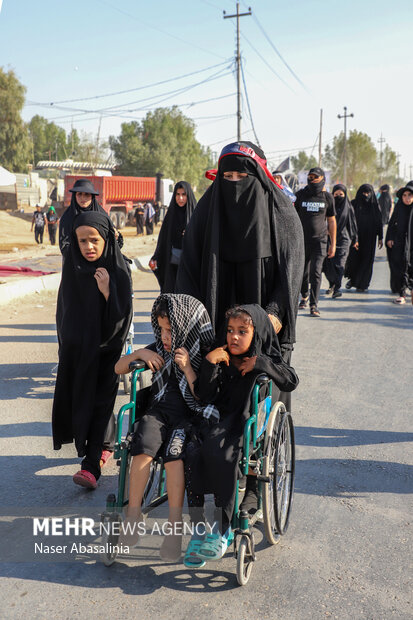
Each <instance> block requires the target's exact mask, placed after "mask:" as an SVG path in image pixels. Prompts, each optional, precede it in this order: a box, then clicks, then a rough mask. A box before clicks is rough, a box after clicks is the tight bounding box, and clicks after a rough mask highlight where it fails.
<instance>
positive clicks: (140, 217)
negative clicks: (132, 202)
mask: <svg viewBox="0 0 413 620" xmlns="http://www.w3.org/2000/svg"><path fill="white" fill-rule="evenodd" d="M135 221H136V234H137V235H143V227H144V226H145V210H144V208H143V206H140V207H136V209H135Z"/></svg>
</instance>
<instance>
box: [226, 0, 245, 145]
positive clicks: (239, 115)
mask: <svg viewBox="0 0 413 620" xmlns="http://www.w3.org/2000/svg"><path fill="white" fill-rule="evenodd" d="M223 13H224V19H232V18H233V17H236V18H237V50H236V57H235V60H236V63H237V140H238V142H239V141H240V140H241V54H240V49H239V18H240V17H245V16H247V15H252V12H251V7H248V13H240V12H239V2H237V12H236V14H235V15H227V14H226V11H223Z"/></svg>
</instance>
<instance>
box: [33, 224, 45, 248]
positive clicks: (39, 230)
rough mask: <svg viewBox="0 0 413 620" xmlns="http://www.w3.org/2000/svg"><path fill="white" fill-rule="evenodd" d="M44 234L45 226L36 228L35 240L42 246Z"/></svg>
mask: <svg viewBox="0 0 413 620" xmlns="http://www.w3.org/2000/svg"><path fill="white" fill-rule="evenodd" d="M43 233H44V226H42V227H40V226H35V227H34V240H35V241H36V243H40V244H42V243H43Z"/></svg>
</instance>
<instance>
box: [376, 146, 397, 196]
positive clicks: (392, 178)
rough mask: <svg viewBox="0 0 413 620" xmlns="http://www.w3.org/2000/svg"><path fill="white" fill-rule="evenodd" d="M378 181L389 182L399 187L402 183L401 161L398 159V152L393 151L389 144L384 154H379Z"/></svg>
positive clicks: (380, 182)
mask: <svg viewBox="0 0 413 620" xmlns="http://www.w3.org/2000/svg"><path fill="white" fill-rule="evenodd" d="M377 171H378V183H379V184H380V185H383V183H388V184H389V185H393V187H397V185H398V184H399V183H400V178H399V163H398V159H397V153H396V152H395V151H393V150H392V149H391V148H390V146H389V145H388V144H386V146H385V147H384V149H383V152H382V155H381V157H380V153H379V154H378V164H377Z"/></svg>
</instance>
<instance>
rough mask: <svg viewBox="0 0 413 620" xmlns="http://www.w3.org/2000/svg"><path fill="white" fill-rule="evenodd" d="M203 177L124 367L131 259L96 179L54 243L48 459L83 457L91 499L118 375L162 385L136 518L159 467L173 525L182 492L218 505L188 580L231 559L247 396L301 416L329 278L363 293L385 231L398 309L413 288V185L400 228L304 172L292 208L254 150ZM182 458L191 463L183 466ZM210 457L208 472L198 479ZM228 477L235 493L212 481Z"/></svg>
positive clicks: (194, 546)
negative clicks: (61, 452) (304, 362)
mask: <svg viewBox="0 0 413 620" xmlns="http://www.w3.org/2000/svg"><path fill="white" fill-rule="evenodd" d="M207 176H208V178H209V179H211V180H212V183H211V185H210V187H209V188H208V189H207V190H206V192H205V193H204V195H203V196H202V197H201V199H200V200H199V201H198V204H196V200H195V197H194V194H193V191H192V188H191V186H190V184H189V183H187V182H185V181H179V182H178V183H177V184H176V185H175V188H174V192H173V197H172V200H171V204H170V206H169V209H168V212H167V214H166V216H165V218H164V221H163V224H162V228H161V231H160V234H159V238H158V244H157V248H156V251H155V253H154V255H153V257H152V259H151V261H150V265H151V268H152V269H153V271H154V273H155V275H156V276H157V278H158V282H159V285H160V289H161V295H160V297H159V298H158V299H157V300H156V301H155V304H154V307H153V311H152V317H151V320H152V327H153V331H154V337H155V342H154V344H153V345H149V346H148V347H146V348H144V349H139V350H138V351H135V352H133V353H132V354H130V355H129V356H126V357H123V358H122V357H120V355H121V349H122V345H123V342H124V340H125V338H126V334H127V332H128V329H129V325H130V322H131V319H132V285H131V277H130V270H129V264H128V259H127V258H126V257H124V256H123V255H122V254H121V251H120V248H121V247H122V237H121V235H120V234H119V233H118V232H117V231H116V230H115V229H114V227H113V225H112V223H111V221H110V219H109V217H108V215H107V214H106V213H105V212H104V210H103V209H102V208H101V207H100V205H99V204H98V202H97V192H96V191H95V189H94V187H93V185H92V183H90V181H88V180H87V179H84V180H79V181H77V182H76V184H75V185H74V187H73V189H72V190H71V192H72V201H71V205H70V207H69V208H68V209H67V211H66V212H65V213H64V215H63V217H62V218H61V221H60V233H59V245H60V249H61V251H62V255H63V272H62V281H61V286H60V289H59V295H58V302H57V328H58V339H59V365H58V374H57V380H56V389H55V396H54V404H53V441H54V447H55V449H57V450H58V449H60V447H61V446H62V444H64V443H69V442H72V441H74V442H75V446H76V449H77V453H78V456H79V457H82V458H83V461H82V465H81V469H80V470H79V471H78V472H77V473H76V474H75V475H74V476H73V480H74V482H75V483H76V484H78V485H80V486H84V487H86V488H90V489H94V488H96V486H97V480H98V479H99V476H100V473H101V467H102V466H103V465H104V464H105V462H106V460H107V458H108V457H107V454H108V449H107V446H105V434H106V436H107V434H108V429H110V427H111V419H112V418H113V416H112V411H113V406H114V400H115V396H116V390H117V379H116V374H123V373H125V372H127V371H128V370H129V361H131V360H132V359H133V360H135V359H141V360H144V361H145V362H146V363H147V364H148V366H149V368H150V369H151V370H152V371H153V380H152V381H153V389H152V401H151V405H150V406H149V409H148V411H147V413H146V415H145V416H144V418H142V421H141V422H142V423H141V422H139V425H138V428H137V430H136V434H135V437H134V441H133V446H134V448H133V452H132V454H133V456H134V459H133V462H132V468H131V476H130V498H131V501H130V507H129V512H128V515H127V518H129V519H131V520H133V521H136V520H138V519H139V518H141V514H140V505H141V499H142V493H143V491H144V489H145V485H146V481H147V477H148V474H149V468H150V462H151V460H152V458H153V457H154V456H155V455H156V454H157V453H158V452H159V451H162V453H163V454H164V457H165V459H166V460H165V462H166V463H168V467H167V469H168V478H169V481H168V482H167V485H168V494H169V495H170V497H171V498H173V502H172V504H173V505H171V506H170V509H171V515H170V518H171V520H174V521H179V520H180V519H181V518H182V515H181V511H182V502H183V497H184V485H186V488H187V494H188V501H189V507H190V508H193V509H202V507H203V495H204V493H206V492H208V493H213V494H214V496H215V502H216V507H217V509H219V510H221V511H223V512H224V515H225V519H223V521H221V525H220V526H219V527H218V528H217V529H216V530H215V531H214V532H213V533H211V534H209V538H207V539H202V538H201V539H197V538H193V539H192V540H191V543H190V545H189V547H188V550H187V554H186V556H185V562H186V564H187V565H188V566H201V565H203V563H205V560H206V559H219V558H220V557H222V555H223V554H224V553H225V550H226V548H227V547H228V545H229V544H230V541H231V536H232V533H231V526H230V521H231V510H232V508H231V507H232V501H233V498H232V489H233V478H234V475H235V474H234V472H235V471H236V467H237V462H238V460H237V459H238V458H239V454H240V439H241V434H240V428H241V426H240V425H241V421H242V420H243V419H244V417H245V402H244V401H245V398H244V397H243V398H240V397H239V395H240V394H244V396H245V395H247V394H248V393H249V390H250V388H251V381H250V379H251V378H252V377H254V376H256V375H257V374H258V373H259V372H263V371H265V372H266V374H268V375H269V376H270V377H271V379H272V381H273V384H274V393H273V398H274V399H275V400H281V401H282V402H283V403H284V404H285V405H286V407H287V409H288V410H291V401H290V393H291V391H292V390H294V389H295V387H296V386H297V384H298V377H297V376H296V374H295V372H294V369H293V368H292V367H291V358H292V351H293V347H294V343H295V340H296V337H295V334H296V319H297V313H298V309H299V308H306V307H307V306H308V305H309V307H310V314H311V316H314V317H319V316H320V311H319V308H318V300H319V295H320V286H321V278H322V273H323V272H324V273H325V274H326V277H327V279H328V282H329V289H328V293H330V294H331V295H332V298H333V299H338V298H340V297H341V296H342V291H341V286H342V279H343V276H347V277H348V282H347V284H346V288H351V287H355V288H356V289H357V290H358V291H366V290H367V289H368V287H369V285H370V281H371V277H372V270H373V263H374V257H375V250H376V245H377V246H378V247H382V245H383V224H384V225H386V223H387V221H388V228H387V235H386V239H385V242H386V249H387V254H388V258H389V265H390V271H391V289H392V292H394V293H397V295H398V297H397V298H396V299H395V300H394V301H395V302H396V303H399V304H402V303H405V302H406V296H407V292H408V289H409V288H410V289H412V288H413V261H412V258H413V243H412V241H413V206H412V205H413V182H411V183H408V184H407V185H406V186H405V187H402V188H401V189H400V190H399V191H398V192H397V199H398V200H397V203H396V205H395V207H394V210H393V212H392V213H391V207H392V204H391V197H390V195H389V188H388V187H386V186H383V187H382V188H381V193H380V196H379V201H378V200H377V198H376V195H375V192H374V189H373V187H372V186H371V185H368V184H363V185H362V186H361V187H360V188H359V189H358V190H357V193H356V197H355V198H354V200H352V201H350V200H349V199H348V196H347V188H346V187H345V186H344V185H342V184H337V185H335V186H334V187H333V192H332V193H329V192H327V191H326V188H325V174H324V171H323V170H322V169H321V168H319V167H316V168H312V169H311V170H310V171H309V173H308V179H307V180H308V183H307V185H306V187H305V188H303V189H302V190H299V191H298V192H297V194H296V196H294V195H293V194H292V192H291V190H287V188H285V187H284V186H283V177H282V176H281V175H279V176H278V177H277V179H278V180H279V181H280V182H281V184H279V183H278V182H277V181H276V179H275V178H274V175H273V174H271V173H270V171H269V169H268V167H267V161H266V158H265V155H264V153H263V152H262V150H261V149H260V148H259V147H257V146H256V145H254V144H252V143H250V142H235V143H232V144H229V145H227V146H226V147H224V149H223V150H222V152H221V155H220V158H219V161H218V168H217V170H209V171H208V172H207ZM293 200H294V202H293ZM389 200H390V202H389ZM155 215H156V211H155V209H154V207H153V206H152V205H151V204H149V203H148V204H147V205H146V206H145V207H144V208H141V206H139V207H138V209H137V213H136V221H137V225H138V222H139V226H140V227H141V228H140V230H142V232H143V226H144V225H145V226H146V227H147V228H148V224H149V228H150V230H152V229H151V226H152V227H153V226H154V224H155ZM300 293H301V300H300ZM215 335H216V336H215ZM119 358H120V359H119ZM234 386H236V388H235V390H234ZM237 395H238V396H237ZM199 424H201V426H199ZM194 429H195V430H194ZM111 432H112V437H113V429H112V431H111ZM188 442H189V443H191V442H192V443H191V445H192V452H191V451H190V450H189V451H188V452H187V451H186V446H187V443H188ZM188 445H189V444H188ZM223 446H225V449H224V448H223ZM205 451H206V452H207V453H208V456H209V466H208V468H204V467H202V466H201V464H202V458H203V456H202V455H203V454H204V453H205ZM190 454H191V458H189V456H188V455H190ZM185 459H187V463H186V469H185V473H184V461H185ZM188 463H189V464H190V466H188ZM234 468H235V469H234ZM207 469H208V471H207ZM223 471H225V472H227V475H226V476H225V477H224V478H225V480H224V478H223V479H222V480H221V479H220V477H219V475H217V473H216V472H223ZM214 472H215V473H214ZM257 499H258V489H257V478H256V476H254V475H253V474H251V475H248V476H247V480H246V492H245V496H244V499H243V503H242V508H243V510H245V511H247V512H249V511H250V509H256V506H257ZM178 538H179V537H178ZM180 545H181V542H180V539H179V540H178V539H172V538H171V539H169V540H168V542H167V543H166V544H165V545H164V546H163V548H162V549H161V553H162V554H163V557H164V559H176V558H177V557H179V555H180V552H181V551H180V550H181V546H180Z"/></svg>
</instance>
